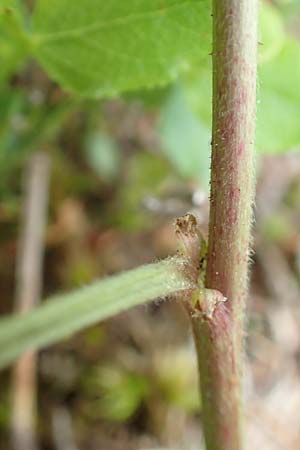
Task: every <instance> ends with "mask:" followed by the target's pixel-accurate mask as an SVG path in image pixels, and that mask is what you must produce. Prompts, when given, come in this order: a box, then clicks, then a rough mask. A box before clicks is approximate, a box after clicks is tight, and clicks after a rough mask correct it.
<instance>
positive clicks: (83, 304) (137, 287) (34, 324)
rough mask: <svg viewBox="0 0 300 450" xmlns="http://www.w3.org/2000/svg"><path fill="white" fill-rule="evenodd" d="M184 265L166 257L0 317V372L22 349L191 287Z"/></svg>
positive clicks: (63, 335)
mask: <svg viewBox="0 0 300 450" xmlns="http://www.w3.org/2000/svg"><path fill="white" fill-rule="evenodd" d="M186 266H187V261H186V260H184V259H182V258H178V257H174V258H169V259H166V260H163V261H160V262H158V263H155V264H149V265H146V266H142V267H139V268H137V269H133V270H130V271H128V272H124V273H122V274H119V275H115V276H112V277H109V278H106V279H104V280H100V281H98V282H95V283H94V284H92V285H90V286H87V287H84V288H82V289H79V290H77V291H75V292H72V293H69V294H65V295H61V296H57V297H55V298H53V299H50V300H49V301H47V302H46V303H44V305H42V306H40V307H37V308H36V309H35V310H34V311H32V312H30V313H28V314H26V315H13V316H9V317H8V318H5V319H2V320H1V321H0V368H1V367H4V366H6V365H8V364H9V363H11V362H12V361H13V360H14V359H16V358H17V357H19V356H20V355H21V354H22V353H24V352H25V351H27V350H36V349H38V348H42V347H45V346H46V345H49V344H53V343H55V342H57V341H59V340H60V339H62V338H65V337H68V336H70V335H71V334H72V333H75V332H76V331H79V330H81V329H82V328H84V327H87V326H89V325H93V324H95V323H97V322H98V321H100V320H104V319H107V318H108V317H111V316H113V315H114V314H117V313H119V312H121V311H124V310H126V309H128V308H130V307H133V306H136V305H140V304H143V303H145V302H147V301H149V300H153V299H155V298H158V297H165V296H167V295H171V294H174V293H176V292H178V291H183V290H187V289H191V288H193V287H194V284H193V282H192V281H191V280H190V279H189V278H188V277H187V276H186V274H185V271H186V270H185V269H186Z"/></svg>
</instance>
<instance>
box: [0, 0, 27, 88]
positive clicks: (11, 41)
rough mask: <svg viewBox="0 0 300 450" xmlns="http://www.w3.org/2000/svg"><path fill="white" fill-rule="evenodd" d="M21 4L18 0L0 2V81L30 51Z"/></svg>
mask: <svg viewBox="0 0 300 450" xmlns="http://www.w3.org/2000/svg"><path fill="white" fill-rule="evenodd" d="M23 6H24V5H23V4H22V2H20V1H18V0H1V2H0V83H3V82H4V81H5V80H6V79H7V78H8V77H9V76H10V75H12V74H13V73H14V72H15V71H16V70H17V69H19V68H20V67H21V66H22V64H23V63H24V61H25V60H26V57H27V56H28V54H29V51H30V42H31V41H30V38H29V35H28V34H27V33H26V31H25V27H24V7H23Z"/></svg>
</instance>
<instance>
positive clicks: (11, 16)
mask: <svg viewBox="0 0 300 450" xmlns="http://www.w3.org/2000/svg"><path fill="white" fill-rule="evenodd" d="M41 3H42V2H41ZM55 3H56V4H57V5H58V4H59V1H58V0H56V2H55ZM64 4H66V2H64V1H62V2H61V5H62V8H63V5H64ZM44 6H45V2H44ZM32 7H33V2H28V3H27V2H25V1H21V0H19V1H18V0H1V2H0V195H1V203H0V245H1V252H0V253H1V255H0V286H1V292H2V301H1V305H0V310H1V313H8V312H10V311H11V310H12V303H13V300H12V299H13V296H14V275H13V273H14V269H15V260H16V247H17V243H16V242H17V238H18V234H19V232H20V221H19V216H20V209H21V205H22V202H23V191H22V183H21V180H22V177H23V171H24V167H25V165H26V162H27V161H28V159H29V158H30V156H31V155H32V154H33V153H35V152H36V151H41V150H42V151H43V152H46V153H48V154H49V155H50V157H51V161H52V168H51V189H50V195H49V218H48V225H47V233H46V259H45V269H44V288H43V292H44V294H45V295H46V294H49V293H52V292H55V291H57V290H63V289H70V288H73V287H76V286H80V285H82V284H84V283H87V282H89V281H91V280H93V279H94V278H95V277H101V276H104V275H107V274H111V273H114V272H117V271H120V270H124V269H128V268H131V267H133V266H136V265H138V264H141V263H145V262H149V261H152V260H153V259H155V258H158V257H165V256H167V255H168V254H172V253H174V252H175V251H176V243H175V242H174V238H173V234H172V221H173V220H174V217H176V216H178V215H181V214H183V213H185V212H186V211H188V210H191V209H192V208H197V209H198V211H200V215H201V221H202V224H203V226H204V227H205V226H206V224H207V209H208V207H207V195H208V190H209V167H210V136H211V58H210V56H209V51H210V41H211V37H210V34H209V32H207V30H209V29H210V22H209V21H210V17H209V15H207V16H206V15H205V16H204V15H203V16H201V21H202V22H204V29H205V32H203V33H202V35H201V37H202V41H201V45H200V46H199V47H201V62H199V61H198V60H197V58H196V56H195V55H196V52H195V50H194V49H193V48H192V49H191V52H190V53H191V55H190V58H191V62H189V63H186V64H182V63H181V65H180V67H179V69H180V70H179V69H178V70H177V69H176V70H175V71H174V73H171V74H170V73H169V72H170V71H171V72H172V70H171V69H172V67H171V66H172V61H173V60H172V58H173V57H174V67H175V62H176V55H173V54H171V55H170V62H169V63H168V62H166V61H164V62H162V63H161V70H162V71H163V73H164V72H166V76H165V79H164V77H162V80H159V79H157V80H156V78H155V77H158V75H157V74H156V73H155V72H153V74H152V75H153V77H154V78H155V80H156V81H157V82H155V83H154V84H159V86H158V87H151V88H150V87H148V88H143V87H142V86H143V79H142V78H141V79H140V80H139V83H137V88H138V89H133V87H132V86H129V88H130V89H128V91H127V90H126V89H120V90H122V91H124V92H122V94H118V95H117V93H116V92H117V91H118V89H116V92H110V94H112V93H113V94H115V95H113V96H111V95H105V94H104V96H103V98H101V99H97V98H96V99H93V98H82V97H81V96H80V95H76V94H74V90H75V91H76V89H77V90H78V89H79V88H80V86H81V84H80V83H79V82H78V80H76V79H75V78H76V76H75V74H74V80H71V78H72V76H73V75H72V74H71V75H70V74H69V72H68V74H67V75H66V74H65V73H63V75H61V73H62V72H60V73H59V75H57V74H56V72H55V70H53V68H52V66H53V61H50V62H49V61H48V60H47V55H46V53H43V55H41V56H38V57H37V58H32V55H35V54H36V55H38V51H37V50H35V49H36V48H37V47H36V46H38V39H39V35H38V34H34V33H32V21H31V11H32ZM48 7H49V5H48ZM204 10H205V9H204ZM36 21H38V20H37V19H36ZM205 21H206V22H207V23H206V22H205ZM41 23H42V21H41V20H40V23H39V24H38V26H40V27H41ZM190 39H191V40H195V38H194V35H192V37H191V38H190ZM178 40H180V39H178ZM178 40H177V41H175V42H174V46H176V45H177V42H178ZM116 45H117V44H116ZM198 45H199V44H198V43H196V46H197V47H198ZM258 46H259V78H258V102H257V111H258V116H257V145H256V148H257V161H258V164H257V165H258V168H259V169H260V173H261V174H262V175H261V178H260V180H265V181H259V185H258V200H257V205H258V206H257V230H255V239H256V241H257V242H259V244H260V248H261V249H263V250H261V251H260V252H259V253H258V256H257V257H255V269H254V277H253V278H254V288H253V289H252V290H253V291H254V294H253V295H254V296H255V299H256V300H255V302H254V303H255V306H254V307H253V310H252V312H251V320H250V324H249V327H250V329H254V330H259V331H258V332H257V333H258V334H254V336H256V337H257V335H259V336H260V337H262V335H264V333H267V334H268V333H269V332H270V329H271V328H272V323H273V322H272V320H273V319H272V318H270V317H269V316H268V311H269V310H268V306H266V305H265V306H262V305H263V302H262V301H261V298H262V297H263V295H266V296H268V295H269V296H270V297H272V296H274V295H275V294H274V286H273V284H272V283H273V282H272V281H270V279H269V278H268V274H269V275H270V271H271V273H272V274H274V273H278V272H276V271H277V268H276V267H275V268H274V267H273V266H272V264H273V263H274V259H272V256H270V254H269V253H268V252H270V245H271V247H272V249H273V250H274V248H276V249H277V250H278V249H279V252H280V255H281V258H283V260H284V264H286V265H285V266H284V267H288V269H289V270H290V271H291V272H292V273H293V275H290V276H293V280H294V278H295V274H296V273H298V274H299V271H300V258H299V252H300V245H299V227H298V226H297V223H299V222H298V220H299V217H300V208H299V205H300V184H299V179H300V178H299V171H297V170H298V169H299V164H300V161H299V158H298V159H297V156H295V155H297V151H299V148H300V6H299V2H298V1H297V0H276V1H275V0H274V1H264V2H261V5H260V37H259V44H258ZM148 50H149V52H151V49H150V48H149V49H148ZM148 50H147V51H148ZM61 51H62V52H63V49H62V50H61ZM133 51H134V48H133ZM45 55H46V56H45ZM39 58H40V62H41V65H40V64H39V63H38V62H37V60H39ZM100 63H101V61H100ZM82 64H84V62H83V63H82ZM168 65H169V67H166V66H168ZM43 67H44V68H43ZM99 67H100V68H101V64H100V66H99ZM45 68H46V69H48V70H49V73H50V75H47V72H46V71H45ZM96 68H97V70H98V66H97V67H96ZM182 68H183V70H181V69H182ZM105 70H106V68H105ZM107 70H109V69H107ZM132 70H134V67H133V69H132ZM66 73H67V72H66ZM108 73H109V72H108ZM62 77H63V85H64V86H65V87H66V89H62V88H61V87H60V86H59V84H57V83H56V81H55V80H59V81H61V79H62ZM68 77H69V78H68ZM141 77H142V75H141ZM169 78H170V79H173V81H171V82H169V83H167V82H166V81H169ZM70 80H71V81H70ZM73 81H74V82H73ZM159 81H161V83H160V82H159ZM68 83H69V85H68ZM145 84H147V83H144V85H145ZM74 86H75V87H74ZM68 87H69V88H70V89H68ZM72 91H73V93H70V92H72ZM87 91H89V89H87ZM89 92H90V91H89ZM289 152H291V153H289ZM284 153H285V154H286V155H292V156H291V157H290V156H284V155H283V154H284ZM266 155H268V156H266ZM276 155H277V156H276ZM276 158H278V159H276ZM280 169H281V170H280ZM270 171H271V172H272V174H273V178H271V181H270V185H269V186H268V184H267V183H268V176H271V175H270V174H269V172H270ZM295 176H298V181H297V179H295ZM277 182H278V185H277V184H276V183H277ZM275 185H276V186H277V187H276V186H275ZM266 186H267V187H266ZM278 186H279V187H278ZM273 191H274V192H275V194H274V195H275V197H276V193H278V192H279V193H278V195H277V197H278V198H277V203H276V201H274V195H273V197H272V196H271V197H270V192H273ZM274 192H273V193H274ZM259 196H260V197H259ZM270 198H271V199H270ZM278 199H279V200H278ZM272 202H273V203H272ZM270 204H272V205H273V209H272V208H270ZM266 205H267V206H266ZM268 208H269V209H268ZM265 211H267V213H265ZM268 211H269V212H268ZM269 244H270V245H269ZM274 246H275V247H274ZM277 250H276V251H277ZM271 254H272V252H271ZM276 254H277V253H276ZM266 255H267V256H266ZM267 257H268V258H269V259H267V260H266V258H267ZM278 258H279V257H278ZM275 259H276V258H275ZM279 259H280V258H279ZM276 261H277V260H276ZM280 261H281V260H280ZM256 263H257V264H256ZM270 264H271V266H272V268H271V269H270ZM256 266H258V269H256ZM268 267H269V269H268ZM279 272H280V273H279V275H278V277H279V278H280V277H281V276H282V273H283V271H282V269H280V270H279ZM289 274H290V272H289ZM262 279H263V281H262ZM293 282H295V280H294V281H293ZM295 284H297V283H296V282H295ZM270 285H271V287H270ZM285 286H286V285H285ZM298 288H299V286H298ZM298 288H297V289H298ZM268 289H269V291H268ZM295 289H296V288H295ZM264 290H265V291H268V294H263V292H264ZM275 291H276V288H275ZM257 314H261V315H262V317H263V318H260V319H257ZM265 322H268V326H266V323H265ZM251 327H252V328H251ZM266 329H267V330H268V331H267V332H266ZM261 330H263V331H261ZM259 333H261V335H260V334H259ZM271 334H272V333H271ZM188 336H189V335H188V330H187V323H186V321H185V319H184V318H183V317H182V311H181V310H180V307H179V305H177V304H172V305H169V306H168V305H166V304H163V305H161V306H159V305H154V306H150V307H148V308H147V309H146V310H144V309H137V310H136V311H134V312H131V313H128V314H124V315H122V316H121V317H120V318H116V319H113V320H111V321H108V322H107V323H105V324H103V325H99V326H97V327H93V328H91V329H89V330H87V331H86V332H84V333H81V334H80V335H78V336H75V337H74V338H72V339H69V340H66V341H65V342H63V343H61V344H60V345H57V346H55V347H54V348H51V349H49V350H46V351H43V352H42V355H41V358H40V368H39V381H38V383H39V393H40V394H39V395H40V398H39V408H40V411H43V414H41V415H40V416H39V425H38V426H39V434H40V437H41V442H42V443H43V448H45V449H46V448H47V449H48V448H51V449H52V448H54V447H55V445H54V444H53V433H54V434H55V433H56V432H57V431H55V430H56V428H55V426H54V425H53V424H55V423H56V422H55V417H62V418H63V419H62V421H63V423H65V424H67V425H66V426H69V425H68V423H69V421H68V420H69V419H68V417H69V416H68V414H69V413H66V409H65V408H68V410H69V411H72V413H71V415H72V421H73V422H72V423H73V424H72V429H73V431H72V432H73V433H74V430H76V434H77V439H78V442H79V448H97V449H102V448H103V450H104V449H105V450H108V449H118V448H122V450H124V449H127V448H128V449H133V448H134V449H142V448H151V446H152V447H153V448H154V446H155V445H156V444H157V443H158V442H163V443H164V445H166V446H167V445H169V444H170V442H171V443H173V444H174V442H179V441H178V439H179V437H178V436H181V438H182V435H183V434H184V433H183V429H185V428H186V425H187V422H188V423H189V421H190V420H192V419H191V418H192V417H194V416H195V414H198V415H199V414H201V405H200V402H199V401H198V396H197V380H196V370H195V360H194V354H193V351H192V350H193V349H192V348H191V342H190V340H189V338H188ZM271 340H272V339H271ZM250 341H251V339H250ZM253 341H255V338H253ZM255 342H256V341H255ZM262 342H263V344H262V350H261V352H265V353H264V355H266V354H268V351H269V350H268V349H269V348H270V347H268V348H265V347H264V346H265V345H266V342H265V340H263V341H262ZM250 344H251V342H250ZM250 348H251V347H250ZM273 350H274V349H273ZM256 351H257V350H254V348H251V352H252V353H251V352H250V353H251V357H252V359H253V360H254V361H255V363H256V364H257V365H256V366H255V368H256V370H257V372H255V375H254V378H255V380H254V381H255V382H257V383H258V384H259V383H261V382H262V381H263V382H264V381H265V378H264V376H265V377H266V374H265V372H264V370H265V367H261V365H259V364H261V358H262V356H261V354H260V355H257V354H256V353H255V352H256ZM298 351H299V350H298ZM274 352H275V350H274ZM274 354H275V353H274ZM274 358H275V359H276V358H277V356H274ZM271 369H272V370H273V369H274V367H272V368H271ZM274 370H275V369H274ZM272 373H273V372H272ZM1 386H3V387H4V388H3V389H1V393H0V400H1V402H0V430H1V439H0V444H1V448H3V450H4V449H5V450H7V448H8V435H9V420H10V413H9V377H8V373H7V372H5V373H4V374H2V375H1ZM61 411H63V415H62V416H61V415H60V414H61ZM64 420H65V422H64ZM115 423H117V425H116V424H115ZM51 424H52V425H51ZM266 426H268V425H266ZM194 428H195V427H194V425H193V422H191V424H190V428H188V429H189V430H190V433H191V434H193V432H194ZM133 436H134V437H133ZM137 436H138V437H137ZM181 438H180V439H181ZM135 439H136V441H135ZM176 439H177V441H176ZM54 440H55V439H54ZM119 442H121V443H122V445H121V446H119V447H118V445H119V444H118V443H119ZM173 444H172V445H173ZM157 445H158V444H157ZM182 445H185V447H182V448H185V449H187V448H193V447H192V446H190V447H187V445H188V444H187V443H185V444H182ZM56 448H58V449H59V445H58V444H57V445H56ZM174 448H175V447H174ZM176 448H177V447H176ZM257 448H258V447H257ZM264 448H267V447H264ZM268 448H271V447H268ZM274 448H275V447H274ZM285 448H294V447H292V446H290V447H285ZM295 448H296V447H295Z"/></svg>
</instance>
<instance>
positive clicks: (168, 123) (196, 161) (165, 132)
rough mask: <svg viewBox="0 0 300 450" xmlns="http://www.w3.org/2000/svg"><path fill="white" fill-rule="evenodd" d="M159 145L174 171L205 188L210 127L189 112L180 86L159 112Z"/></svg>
mask: <svg viewBox="0 0 300 450" xmlns="http://www.w3.org/2000/svg"><path fill="white" fill-rule="evenodd" d="M159 131H160V136H161V141H162V148H163V150H164V151H165V153H166V155H167V156H168V158H169V159H170V161H171V162H172V163H173V164H174V166H175V168H176V169H177V171H178V173H179V174H180V175H182V176H183V177H185V178H188V179H195V178H196V179H197V181H199V182H200V183H201V184H202V185H204V186H205V187H208V181H209V154H210V145H209V142H210V128H209V126H206V125H204V124H203V123H202V122H201V120H200V119H199V118H198V117H197V116H196V115H195V113H194V112H193V111H192V109H191V107H190V105H189V104H188V101H187V98H186V96H185V95H184V92H183V90H182V88H181V87H180V86H175V87H174V88H173V89H172V91H171V93H170V95H169V97H168V98H167V100H166V102H165V104H164V105H163V107H162V110H161V115H160V125H159Z"/></svg>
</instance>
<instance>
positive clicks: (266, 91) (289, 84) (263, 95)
mask: <svg viewBox="0 0 300 450" xmlns="http://www.w3.org/2000/svg"><path fill="white" fill-rule="evenodd" d="M299 117H300V43H299V42H297V41H296V40H294V39H292V38H290V39H286V40H285V43H284V46H283V47H282V50H281V51H280V52H279V53H278V54H277V56H276V57H275V58H273V59H272V60H269V61H267V62H266V63H265V64H262V65H261V67H260V70H259V104H258V116H257V124H258V126H257V141H258V146H259V149H260V150H261V151H263V153H274V152H282V151H286V150H289V149H291V148H292V147H294V146H300V127H299Z"/></svg>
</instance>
